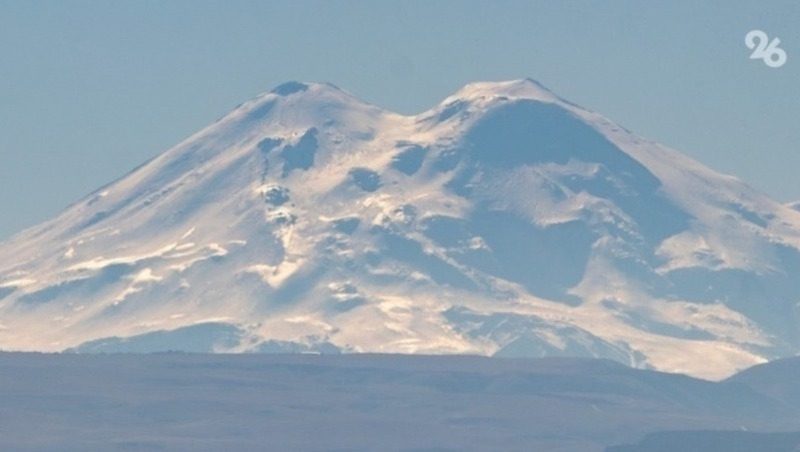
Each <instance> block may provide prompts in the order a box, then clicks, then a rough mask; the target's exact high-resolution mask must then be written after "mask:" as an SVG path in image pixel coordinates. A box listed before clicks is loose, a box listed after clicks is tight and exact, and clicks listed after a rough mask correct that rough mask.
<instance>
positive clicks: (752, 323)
mask: <svg viewBox="0 0 800 452" xmlns="http://www.w3.org/2000/svg"><path fill="white" fill-rule="evenodd" d="M797 274H800V211H798V210H797V209H796V208H794V206H793V205H784V204H781V203H779V202H777V201H775V200H773V199H771V198H769V197H768V196H766V195H764V194H762V193H760V192H758V191H757V190H755V189H753V188H751V187H750V186H748V185H747V184H746V183H744V182H742V181H740V180H738V179H736V178H735V177H732V176H728V175H723V174H719V173H717V172H715V171H713V170H711V169H709V168H707V167H705V166H703V165H702V164H700V163H699V162H697V161H694V160H692V159H691V158H689V157H687V156H685V155H683V154H681V153H679V152H678V151H675V150H673V149H670V148H668V147H666V146H663V145H660V144H658V143H655V142H653V141H650V140H647V139H645V138H642V137H639V136H637V135H635V134H634V133H633V132H631V131H628V130H626V129H625V128H624V127H622V126H619V125H617V124H615V123H614V122H612V121H610V120H609V119H606V118H604V117H603V116H601V115H600V114H598V113H595V112H592V111H588V110H586V109H584V108H582V107H580V106H578V105H575V104H573V103H571V102H569V101H567V100H565V99H562V98H561V97H559V96H557V95H556V94H554V93H552V92H551V91H549V90H548V89H547V88H545V87H543V86H542V85H541V84H539V83H537V82H535V81H534V80H531V79H524V80H513V81H504V82H479V83H472V84H469V85H467V86H465V87H464V88H462V89H461V90H459V91H458V92H456V93H454V94H453V95H452V96H450V97H448V98H446V99H445V100H444V101H442V102H441V103H440V104H439V105H436V106H434V107H433V108H431V109H430V110H428V111H425V112H422V113H420V114H417V115H401V114H397V113H394V112H391V111H387V110H385V109H382V108H380V107H378V106H375V105H371V104H368V103H365V102H363V101H360V100H359V99H357V98H356V97H354V96H353V95H351V94H349V93H347V92H346V91H344V90H341V89H339V88H337V87H335V86H333V85H331V84H326V83H300V82H290V83H286V84H283V85H281V86H279V87H277V88H275V89H274V90H272V91H270V92H266V93H263V94H261V95H259V96H257V97H255V98H254V99H252V100H250V101H248V102H245V103H243V104H242V105H240V106H238V107H237V108H236V109H234V110H233V111H232V112H230V113H229V114H227V115H225V116H224V117H222V118H220V119H219V120H218V121H216V122H215V123H213V124H211V125H210V126H208V127H206V128H205V129H203V130H201V131H199V132H198V133H196V134H194V135H192V136H191V137H189V138H187V139H186V140H184V141H183V142H181V143H180V144H178V145H177V146H175V147H173V148H172V149H169V150H167V151H166V152H164V153H163V154H161V155H159V156H157V157H156V158H154V159H153V160H151V161H149V162H147V163H145V164H143V165H142V166H140V167H139V168H136V169H135V170H133V171H132V172H130V173H129V174H128V175H126V176H124V177H122V178H121V179H119V180H117V181H115V182H113V183H111V184H109V185H107V186H105V187H102V188H100V189H98V190H97V191H96V192H94V193H92V194H90V195H89V196H87V197H86V198H84V199H82V200H80V201H78V202H76V203H75V204H73V205H72V206H70V207H68V208H67V209H66V210H64V211H63V212H62V213H61V214H59V215H58V216H56V217H55V218H53V219H52V220H50V221H47V222H45V223H43V224H41V225H38V226H35V227H33V228H30V229H28V230H26V231H23V232H21V233H19V234H17V235H15V236H14V237H12V238H11V239H9V240H7V241H5V242H3V243H2V244H0V349H3V350H14V351H48V352H52V351H64V350H69V351H76V352H116V351H137V352H148V351H172V350H178V351H196V352H228V353H240V352H241V353H249V352H254V353H255V352H262V353H285V352H292V353H323V354H329V353H368V352H374V353H404V354H478V355H498V356H513V357H543V356H564V357H568V356H571V357H594V358H607V359H611V360H614V361H618V362H622V363H624V364H627V365H631V366H634V367H640V368H648V369H656V370H661V371H669V372H682V373H687V374H691V375H694V376H699V377H704V378H713V379H719V378H723V377H726V376H729V375H731V374H733V373H734V372H736V371H737V370H740V369H743V368H746V367H749V366H752V365H754V364H758V363H762V362H765V361H767V360H771V359H775V358H779V357H785V356H792V355H795V354H797V352H798V350H800V337H799V336H798V333H800V330H799V329H798V308H797V303H798V301H800V279H798V278H797V277H796V275H797Z"/></svg>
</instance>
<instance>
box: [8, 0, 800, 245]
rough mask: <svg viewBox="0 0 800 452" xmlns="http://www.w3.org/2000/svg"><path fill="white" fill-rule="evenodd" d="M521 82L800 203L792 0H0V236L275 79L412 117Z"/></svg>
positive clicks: (798, 78)
mask: <svg viewBox="0 0 800 452" xmlns="http://www.w3.org/2000/svg"><path fill="white" fill-rule="evenodd" d="M756 28H757V29H762V30H764V31H765V32H766V33H767V34H768V35H769V36H770V38H772V37H779V38H780V39H781V41H782V42H781V44H780V47H781V48H783V49H785V51H786V52H787V53H788V56H789V58H788V62H787V63H786V65H784V66H783V67H781V68H778V69H773V68H769V67H767V66H766V65H765V64H763V63H762V62H761V61H757V60H751V59H749V58H748V56H749V54H750V52H751V51H750V50H749V49H747V48H746V47H745V45H744V36H745V34H746V33H747V32H748V31H750V30H752V29H756ZM523 77H532V78H534V79H537V80H539V81H540V82H542V83H544V84H545V85H547V86H548V87H550V88H551V89H552V90H554V91H555V92H556V93H558V94H559V95H561V96H562V97H565V98H567V99H569V100H572V101H574V102H576V103H578V104H581V105H583V106H585V107H587V108H590V109H592V110H596V111H599V112H601V113H603V114H604V115H606V116H608V117H610V118H611V119H613V120H615V121H616V122H618V123H620V124H622V125H623V126H625V127H627V128H629V129H632V130H633V131H635V132H637V133H638V134H640V135H643V136H645V137H647V138H652V139H655V140H657V141H660V142H662V143H665V144H667V145H670V146H673V147H676V148H678V149H680V150H682V151H683V152H685V153H687V154H689V155H691V156H693V157H694V158H696V159H698V160H700V161H702V162H703V163H705V164H707V165H709V166H711V167H712V168H715V169H717V170H719V171H722V172H726V173H730V174H734V175H736V176H738V177H740V178H742V179H744V180H745V181H747V182H749V183H750V184H751V185H753V186H755V187H757V188H759V189H761V190H763V191H766V192H767V193H769V194H771V195H772V196H773V197H775V198H776V199H778V200H781V201H790V200H795V199H800V178H798V177H797V173H798V169H800V125H799V124H798V122H800V1H797V0H786V1H773V2H770V1H758V0H749V1H733V0H726V1H707V2H698V1H696V0H691V1H676V0H670V1H668V2H667V1H663V2H661V1H659V2H656V1H641V0H636V1H524V2H523V1H521V2H513V1H505V2H504V1H430V0H426V1H397V2H386V1H384V2H380V1H374V0H370V1H363V2H360V1H359V2H356V1H319V2H316V1H315V2H302V1H296V0H292V1H286V2H278V1H269V2H267V1H234V0H225V1H215V2H209V1H198V0H191V1H151V0H150V1H149V0H137V1H127V2H121V1H117V2H114V1H107V2H100V1H69V0H58V1H37V2H29V1H24V0H13V1H9V0H0V212H2V214H0V239H3V238H6V237H8V236H9V235H11V234H13V233H15V232H17V231H19V230H21V229H23V228H24V227H27V226H30V225H33V224H35V223H37V222H39V221H42V220H45V219H47V218H49V217H51V216H53V215H55V214H57V213H58V212H59V211H60V210H61V209H63V208H64V207H66V206H67V205H68V204H70V203H71V202H74V201H76V200H78V199H79V198H81V197H82V196H84V195H86V194H87V193H89V192H91V191H92V190H94V189H95V188H98V187H99V186H101V185H103V184H105V183H107V182H109V181H111V180H114V179H116V178H117V177H119V176H121V175H123V174H125V173H126V172H128V171H129V170H131V169H132V168H134V167H135V166H137V165H138V164H140V163H142V162H144V161H145V160H147V159H148V158H150V157H153V156H154V155H156V154H157V153H159V152H161V151H163V150H166V149H167V148H169V147H170V146H172V145H174V144H176V143H177V142H178V141H180V140H181V139H183V138H184V137H186V136H187V135H189V134H191V133H192V132H194V131H196V130H198V129H199V128H201V127H203V126H205V125H207V124H208V123H210V122H212V121H213V120H214V119H216V118H218V117H219V116H221V115H223V114H225V113H226V112H227V111H229V110H230V109H232V108H233V107H234V106H236V105H237V104H239V103H240V102H242V101H244V100H247V99H249V98H250V97H253V96H254V95H256V94H257V93H259V92H261V91H266V90H269V89H270V88H272V87H273V86H275V85H277V84H279V83H281V82H283V81H287V80H308V81H329V82H331V83H334V84H336V85H338V86H340V87H342V88H344V89H346V90H348V91H350V92H352V93H354V94H356V95H357V96H359V97H361V98H362V99H365V100H367V101H370V102H372V103H375V104H378V105H381V106H383V107H386V108H389V109H393V110H395V111H399V112H403V113H415V112H419V111H421V110H424V109H426V108H428V107H430V106H432V105H434V104H436V103H438V102H439V101H440V100H442V99H443V98H444V97H446V96H447V95H449V94H451V93H452V92H453V91H455V90H456V89H457V88H458V87H460V86H461V85H463V84H465V83H467V82H469V81H475V80H502V79H513V78H523Z"/></svg>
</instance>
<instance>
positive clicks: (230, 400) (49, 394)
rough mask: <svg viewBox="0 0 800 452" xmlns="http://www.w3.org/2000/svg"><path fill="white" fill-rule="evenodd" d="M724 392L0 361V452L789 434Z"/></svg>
mask: <svg viewBox="0 0 800 452" xmlns="http://www.w3.org/2000/svg"><path fill="white" fill-rule="evenodd" d="M776 368H780V366H779V365H778V364H776ZM771 374H772V373H771ZM773 378H776V377H774V376H773ZM783 378H784V381H785V382H786V384H791V383H792V381H793V375H792V374H791V373H790V374H786V375H784V376H783ZM735 380H736V379H735V378H734V379H732V380H727V381H723V382H716V383H715V382H709V381H705V380H699V379H695V378H690V377H686V376H683V375H675V374H665V373H659V372H652V371H645V370H636V369H631V368H627V367H625V366H622V365H619V364H617V363H614V362H610V361H605V360H591V359H568V358H557V359H533V360H530V359H498V358H484V357H475V356H404V355H338V356H324V355H322V356H320V355H263V354H248V355H207V354H185V353H164V354H151V355H139V354H114V355H103V354H98V355H80V354H29V353H0V450H98V449H100V450H119V449H131V448H139V449H146V450H220V449H229V450H264V448H265V447H268V448H269V449H270V450H293V451H312V450H377V449H380V450H422V449H425V450H505V451H515V450H520V451H522V450H560V451H603V450H605V449H606V448H607V447H610V446H615V445H622V444H636V443H637V441H641V440H642V438H644V437H645V435H646V434H648V433H654V432H659V431H680V430H690V429H705V430H726V431H730V430H740V429H743V428H744V429H747V430H748V431H756V432H779V431H800V406H798V405H796V404H794V405H793V404H788V403H785V402H783V401H780V400H777V399H775V398H773V397H771V396H770V395H768V394H765V393H764V392H762V391H761V390H760V389H758V385H757V384H755V382H754V383H753V385H752V386H751V385H750V384H747V383H742V382H738V381H735ZM660 435H661V436H659V435H656V436H654V437H647V438H646V439H645V440H644V442H642V443H641V444H644V445H645V446H647V445H648V444H651V443H652V442H653V441H656V442H658V441H662V443H663V441H665V440H663V438H666V440H670V438H673V437H671V436H669V435H671V434H660ZM664 435H666V436H664ZM690 436H691V435H690ZM653 438H655V439H653ZM726 438H727V437H726ZM765 438H766V437H765ZM769 438H770V441H771V440H772V439H773V438H776V441H777V439H779V438H780V437H779V436H770V437H769ZM720 441H722V440H720ZM658 444H661V443H658ZM645 446H643V447H645ZM626 447H628V446H626ZM630 447H633V446H630ZM647 447H649V446H647ZM654 447H655V446H654ZM610 450H617V451H618V450H648V451H650V450H662V449H618V448H617V449H610ZM758 450H761V449H758Z"/></svg>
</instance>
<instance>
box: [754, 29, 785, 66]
mask: <svg viewBox="0 0 800 452" xmlns="http://www.w3.org/2000/svg"><path fill="white" fill-rule="evenodd" d="M744 43H745V45H746V46H747V48H748V49H753V53H751V54H750V59H751V60H759V59H760V60H763V61H764V64H766V65H767V66H769V67H772V68H779V67H781V66H783V65H784V64H786V58H787V57H786V51H785V50H783V49H781V48H780V47H778V45H779V44H780V43H781V40H780V39H778V38H775V39H773V40H772V41H770V40H769V37H768V36H767V34H766V33H764V32H763V31H761V30H753V31H751V32H750V33H747V35H746V36H745V37H744Z"/></svg>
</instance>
